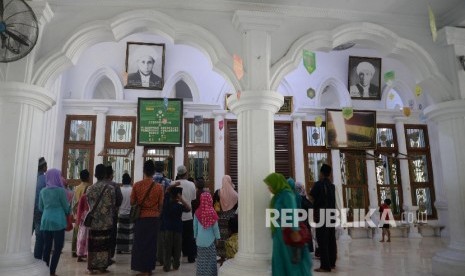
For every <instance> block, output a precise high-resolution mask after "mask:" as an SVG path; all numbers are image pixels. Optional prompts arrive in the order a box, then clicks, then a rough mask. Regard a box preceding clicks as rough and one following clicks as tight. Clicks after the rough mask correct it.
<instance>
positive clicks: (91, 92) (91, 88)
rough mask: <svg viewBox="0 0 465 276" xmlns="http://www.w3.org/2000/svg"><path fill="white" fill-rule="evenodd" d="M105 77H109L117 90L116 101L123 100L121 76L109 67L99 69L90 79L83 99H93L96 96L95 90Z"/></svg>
mask: <svg viewBox="0 0 465 276" xmlns="http://www.w3.org/2000/svg"><path fill="white" fill-rule="evenodd" d="M105 77H107V78H108V79H109V80H110V81H111V82H112V83H113V86H114V88H115V100H123V98H124V93H123V80H122V79H121V76H120V75H118V73H117V72H116V71H115V70H113V69H112V68H111V67H109V66H103V67H101V68H98V69H97V70H96V71H95V72H94V73H92V74H91V75H90V78H89V79H88V81H87V83H86V85H85V87H84V91H83V93H82V99H93V98H94V96H95V88H96V87H97V85H98V84H99V82H100V81H101V80H102V79H103V78H105Z"/></svg>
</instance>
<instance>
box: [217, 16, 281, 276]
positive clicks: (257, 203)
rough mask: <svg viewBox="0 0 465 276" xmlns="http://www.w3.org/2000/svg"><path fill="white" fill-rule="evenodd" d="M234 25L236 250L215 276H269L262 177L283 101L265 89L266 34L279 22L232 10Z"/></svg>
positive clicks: (269, 164) (270, 167) (270, 165)
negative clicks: (238, 82)
mask: <svg viewBox="0 0 465 276" xmlns="http://www.w3.org/2000/svg"><path fill="white" fill-rule="evenodd" d="M233 24H234V26H235V27H236V28H237V29H238V30H239V31H240V32H241V33H242V38H243V51H244V53H243V58H244V64H245V65H246V68H245V70H244V71H245V76H244V79H243V82H244V83H245V84H246V85H245V89H243V91H242V95H241V97H240V99H238V98H237V94H235V95H233V96H230V97H229V98H228V106H229V108H230V109H231V111H232V112H233V113H234V114H236V115H237V135H238V176H239V180H238V181H239V185H240V188H239V248H238V252H237V254H236V256H235V258H234V259H232V260H230V261H227V262H226V263H224V264H223V266H222V267H221V268H220V275H244V276H246V275H253V276H257V275H270V274H271V266H270V258H271V251H272V246H271V244H272V241H271V231H270V229H269V228H266V227H265V209H266V208H267V207H268V205H269V203H270V198H271V197H270V195H269V194H268V192H267V187H266V184H265V183H264V182H263V179H264V178H265V177H266V176H267V175H268V174H269V173H271V172H273V171H274V168H275V158H274V114H275V113H276V112H277V111H278V110H279V108H280V107H281V106H282V105H283V103H284V97H283V96H282V95H280V94H278V93H276V92H274V91H270V53H271V48H270V47H271V46H270V45H271V35H270V32H271V31H272V30H276V29H277V28H278V27H279V25H280V24H281V18H280V17H278V16H276V15H275V14H271V13H264V12H255V11H254V12H250V11H237V12H236V13H235V14H234V17H233Z"/></svg>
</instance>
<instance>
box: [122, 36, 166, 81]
mask: <svg viewBox="0 0 465 276" xmlns="http://www.w3.org/2000/svg"><path fill="white" fill-rule="evenodd" d="M150 58H152V60H153V65H152V69H151V70H150V71H147V72H142V73H141V72H140V71H139V69H143V66H144V64H147V63H149V59H150ZM139 59H142V60H141V61H140V62H139ZM139 65H140V66H141V67H139ZM148 66H149V65H148ZM126 73H127V75H126V78H125V86H124V88H126V89H148V90H163V86H164V83H165V81H164V75H165V44H163V43H145V42H127V46H126ZM143 73H145V74H146V75H148V74H150V75H149V78H147V79H144V81H143V80H142V77H141V76H142V75H143Z"/></svg>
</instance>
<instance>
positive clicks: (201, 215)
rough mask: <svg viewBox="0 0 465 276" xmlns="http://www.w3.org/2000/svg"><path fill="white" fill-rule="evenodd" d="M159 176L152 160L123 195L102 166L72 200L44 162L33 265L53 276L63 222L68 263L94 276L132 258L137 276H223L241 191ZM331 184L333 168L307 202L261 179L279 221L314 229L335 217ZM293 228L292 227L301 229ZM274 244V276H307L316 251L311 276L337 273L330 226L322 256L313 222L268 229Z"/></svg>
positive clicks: (281, 180) (320, 231) (225, 183)
mask: <svg viewBox="0 0 465 276" xmlns="http://www.w3.org/2000/svg"><path fill="white" fill-rule="evenodd" d="M163 169H164V168H163V163H162V162H154V161H152V160H148V161H146V162H145V163H144V167H143V175H144V176H143V179H142V180H140V181H138V182H136V183H134V185H132V184H131V183H132V179H131V177H130V175H129V174H127V173H124V174H123V176H122V184H120V185H119V184H117V183H115V182H114V181H113V174H114V172H113V168H112V167H111V166H105V165H103V164H98V165H97V166H96V167H95V175H94V176H95V178H96V179H97V182H95V183H94V184H92V183H91V180H90V179H91V178H90V174H89V172H88V171H87V170H82V171H81V172H80V179H81V182H80V184H79V185H77V186H75V187H74V191H73V192H71V189H69V188H67V187H66V181H65V179H64V178H63V176H62V175H61V172H60V171H59V170H57V169H50V170H47V163H46V161H45V159H44V158H43V157H42V158H40V159H39V166H38V177H37V185H36V202H35V208H34V223H33V231H35V235H36V243H35V247H34V257H35V258H37V259H42V260H43V261H45V263H46V264H47V265H48V266H49V267H50V275H55V272H56V269H57V265H58V262H59V259H60V255H61V253H62V249H63V245H64V236H65V229H66V228H67V224H69V221H68V220H67V218H68V217H69V216H70V215H73V216H74V218H75V223H74V229H72V230H73V238H72V256H73V257H76V258H77V262H86V263H87V273H88V274H102V273H106V272H108V268H109V267H110V266H111V265H112V264H113V263H114V262H115V261H114V256H115V253H116V254H131V270H134V271H137V272H139V274H138V275H151V274H152V273H153V271H154V269H155V266H156V265H160V266H162V267H163V270H164V271H165V272H168V271H171V270H178V269H179V267H180V265H181V262H180V260H181V256H182V255H184V256H185V257H187V261H188V262H189V263H194V262H195V263H196V266H197V275H202V276H209V275H217V274H218V271H217V267H218V263H219V265H222V263H223V262H224V261H225V260H227V259H230V258H234V255H235V254H236V252H237V250H238V214H237V208H238V193H237V191H236V190H237V187H235V185H234V183H233V182H232V179H231V177H230V176H229V175H225V176H224V177H223V179H222V185H221V188H220V189H218V190H216V191H215V192H214V193H213V196H212V192H211V191H210V190H209V189H208V188H206V187H205V180H204V179H203V178H201V177H200V178H197V179H195V180H194V179H189V178H188V171H187V168H186V167H185V166H183V165H181V166H179V167H178V168H177V176H176V179H175V180H170V179H168V178H167V177H165V175H164V174H163ZM330 175H331V167H330V166H329V165H326V164H324V165H323V166H322V167H321V170H320V179H319V181H317V182H316V183H315V184H314V185H313V187H312V189H311V190H310V192H309V194H308V195H307V192H306V190H305V187H304V185H303V184H302V183H299V182H297V183H296V182H295V181H294V180H293V179H292V178H288V179H286V178H285V177H284V176H283V175H282V174H279V173H271V174H270V175H268V176H267V177H266V178H265V179H264V182H265V183H266V185H267V186H268V189H269V191H270V192H271V193H272V194H273V197H272V199H271V202H270V206H269V207H270V208H272V209H275V210H278V211H281V210H283V209H305V210H309V209H313V211H314V219H315V222H316V223H318V222H319V217H318V214H319V213H320V212H319V211H320V210H321V209H328V208H335V207H336V206H335V204H336V202H335V186H334V184H332V183H331V181H330ZM135 205H138V206H140V213H139V216H138V217H137V218H135V219H134V218H132V217H131V208H132V206H135ZM386 206H387V205H386ZM386 206H384V208H388V207H386ZM288 218H289V220H290V221H289V222H293V221H294V220H296V219H297V218H295V217H292V216H290V217H288ZM68 228H69V227H68ZM271 236H272V240H273V253H272V274H273V275H274V276H281V275H311V274H312V259H311V255H310V253H311V252H314V251H315V256H316V257H319V258H320V263H321V265H320V267H319V268H316V269H315V271H317V272H330V271H331V270H332V269H334V268H335V266H336V256H337V249H336V237H335V228H334V227H331V226H330V225H326V222H325V223H323V226H322V227H318V228H316V235H315V236H316V244H315V245H316V248H315V249H316V250H314V239H313V238H312V235H311V230H310V226H309V224H308V221H307V222H305V223H300V224H298V226H296V227H290V228H286V227H276V226H274V225H273V224H272V225H271ZM383 238H384V235H383ZM388 238H389V236H388ZM388 241H389V240H388ZM52 245H53V250H52ZM52 251H53V252H52ZM157 262H158V264H157Z"/></svg>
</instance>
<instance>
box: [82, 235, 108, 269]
mask: <svg viewBox="0 0 465 276" xmlns="http://www.w3.org/2000/svg"><path fill="white" fill-rule="evenodd" d="M111 231H112V230H111V229H108V230H92V229H89V238H88V243H87V251H88V252H87V269H89V270H105V269H107V267H108V266H110V260H111V248H110V247H111V246H110V244H111V242H110V235H111Z"/></svg>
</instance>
